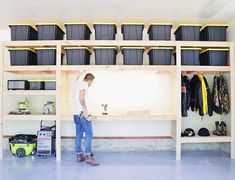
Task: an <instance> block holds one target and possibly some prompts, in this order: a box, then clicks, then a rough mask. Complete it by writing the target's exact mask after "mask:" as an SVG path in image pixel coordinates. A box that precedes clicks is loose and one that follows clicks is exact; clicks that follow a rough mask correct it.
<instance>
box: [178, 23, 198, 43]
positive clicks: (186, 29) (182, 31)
mask: <svg viewBox="0 0 235 180" xmlns="http://www.w3.org/2000/svg"><path fill="white" fill-rule="evenodd" d="M200 28H201V25H200V24H180V25H179V27H178V28H177V29H176V31H175V33H174V34H175V39H176V40H177V41H199V40H200Z"/></svg>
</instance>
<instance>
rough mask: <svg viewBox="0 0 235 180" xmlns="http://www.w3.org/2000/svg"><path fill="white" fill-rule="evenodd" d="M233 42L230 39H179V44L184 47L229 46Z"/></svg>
mask: <svg viewBox="0 0 235 180" xmlns="http://www.w3.org/2000/svg"><path fill="white" fill-rule="evenodd" d="M231 44H232V42H229V41H177V45H180V46H182V47H201V48H207V47H218V48H228V47H230V45H231Z"/></svg>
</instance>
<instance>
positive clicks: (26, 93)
mask: <svg viewBox="0 0 235 180" xmlns="http://www.w3.org/2000/svg"><path fill="white" fill-rule="evenodd" d="M4 95H5V96H55V95H56V91H55V90H8V91H5V92H4Z"/></svg>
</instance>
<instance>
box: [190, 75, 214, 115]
mask: <svg viewBox="0 0 235 180" xmlns="http://www.w3.org/2000/svg"><path fill="white" fill-rule="evenodd" d="M190 87H191V91H192V93H191V103H190V106H191V109H192V111H199V115H200V116H204V115H206V114H208V115H209V116H212V115H213V108H212V105H213V102H212V96H211V92H210V89H209V85H208V83H207V80H206V78H205V77H203V76H202V75H200V74H199V75H194V76H193V78H192V80H191V81H190Z"/></svg>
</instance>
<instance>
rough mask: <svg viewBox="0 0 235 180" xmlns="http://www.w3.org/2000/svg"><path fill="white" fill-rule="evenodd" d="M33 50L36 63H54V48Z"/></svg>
mask: <svg viewBox="0 0 235 180" xmlns="http://www.w3.org/2000/svg"><path fill="white" fill-rule="evenodd" d="M35 50H36V51H37V64H38V65H56V48H35ZM61 61H62V55H61Z"/></svg>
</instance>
